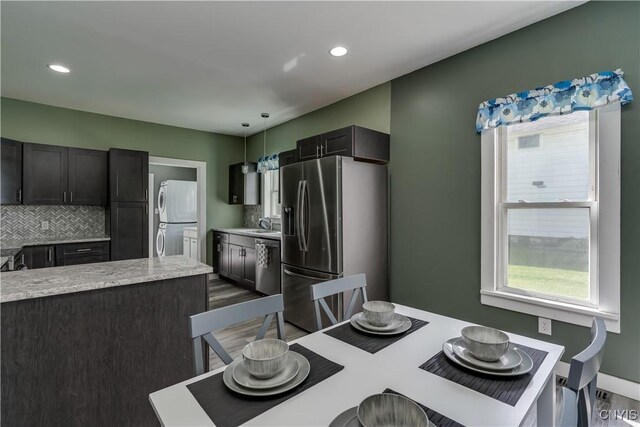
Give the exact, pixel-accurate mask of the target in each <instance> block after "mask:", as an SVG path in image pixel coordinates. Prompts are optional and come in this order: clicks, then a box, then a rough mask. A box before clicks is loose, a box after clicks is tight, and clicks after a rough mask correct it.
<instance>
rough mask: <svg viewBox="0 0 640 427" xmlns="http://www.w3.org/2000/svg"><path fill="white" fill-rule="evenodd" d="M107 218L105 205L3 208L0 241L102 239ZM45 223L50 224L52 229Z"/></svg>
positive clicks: (0, 208)
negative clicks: (50, 238) (67, 237)
mask: <svg viewBox="0 0 640 427" xmlns="http://www.w3.org/2000/svg"><path fill="white" fill-rule="evenodd" d="M104 219H105V217H104V207H102V206H22V205H15V206H0V220H1V221H2V222H1V224H0V239H2V240H20V239H39V238H43V237H44V238H46V237H52V236H56V237H58V236H65V237H66V236H69V237H70V238H73V237H93V236H101V235H103V234H104ZM41 221H49V229H48V230H43V229H42V227H41Z"/></svg>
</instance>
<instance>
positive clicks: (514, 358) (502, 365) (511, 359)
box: [451, 338, 522, 371]
mask: <svg viewBox="0 0 640 427" xmlns="http://www.w3.org/2000/svg"><path fill="white" fill-rule="evenodd" d="M451 347H453V352H454V353H455V354H456V356H458V357H459V358H461V359H462V360H464V361H465V362H467V363H470V364H472V365H473V366H477V367H479V368H483V369H489V370H492V371H508V370H509V369H514V368H516V367H518V365H520V364H521V363H522V356H520V354H519V353H518V352H517V351H515V350H514V349H513V348H512V347H511V346H509V348H508V349H507V352H506V353H505V354H504V355H503V356H502V357H501V358H500V359H499V360H496V361H495V362H487V361H484V360H480V359H476V358H475V357H473V355H472V354H471V352H470V351H469V349H468V348H467V343H465V342H464V340H463V339H462V338H458V339H457V340H456V341H454V342H453V343H452V344H451Z"/></svg>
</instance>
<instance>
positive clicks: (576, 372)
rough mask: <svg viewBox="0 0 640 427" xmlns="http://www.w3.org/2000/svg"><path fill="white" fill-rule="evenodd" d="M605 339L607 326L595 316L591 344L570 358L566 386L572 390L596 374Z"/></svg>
mask: <svg viewBox="0 0 640 427" xmlns="http://www.w3.org/2000/svg"><path fill="white" fill-rule="evenodd" d="M606 340H607V328H606V326H605V324H604V320H602V319H600V318H595V319H594V320H593V325H592V326H591V344H589V346H588V347H587V348H586V349H584V350H583V351H582V352H581V353H580V354H577V355H575V356H574V357H573V359H571V366H570V368H569V378H568V380H567V386H569V388H570V389H572V390H573V391H576V392H577V391H579V390H581V389H583V388H584V387H586V386H587V385H588V384H589V383H591V381H593V380H594V379H595V378H596V376H597V375H598V371H599V370H600V364H601V363H602V354H603V352H604V344H605V342H606Z"/></svg>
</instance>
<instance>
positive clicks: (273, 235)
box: [213, 228, 282, 240]
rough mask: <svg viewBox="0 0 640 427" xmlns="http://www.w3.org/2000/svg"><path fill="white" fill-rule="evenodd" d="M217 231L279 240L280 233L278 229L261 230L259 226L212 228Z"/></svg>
mask: <svg viewBox="0 0 640 427" xmlns="http://www.w3.org/2000/svg"><path fill="white" fill-rule="evenodd" d="M213 231H217V232H219V233H229V234H239V235H241V236H249V237H258V238H262V239H274V240H280V238H281V237H282V233H281V232H279V231H271V230H262V229H260V228H214V229H213Z"/></svg>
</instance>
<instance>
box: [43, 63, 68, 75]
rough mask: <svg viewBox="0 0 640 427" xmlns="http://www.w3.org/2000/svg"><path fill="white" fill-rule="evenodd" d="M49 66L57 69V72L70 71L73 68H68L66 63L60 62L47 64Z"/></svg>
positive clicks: (65, 72) (53, 69)
mask: <svg viewBox="0 0 640 427" xmlns="http://www.w3.org/2000/svg"><path fill="white" fill-rule="evenodd" d="M47 67H48V68H49V69H50V70H52V71H55V72H56V73H64V74H67V73H70V72H71V70H70V69H68V68H67V67H65V66H64V65H60V64H47Z"/></svg>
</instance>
